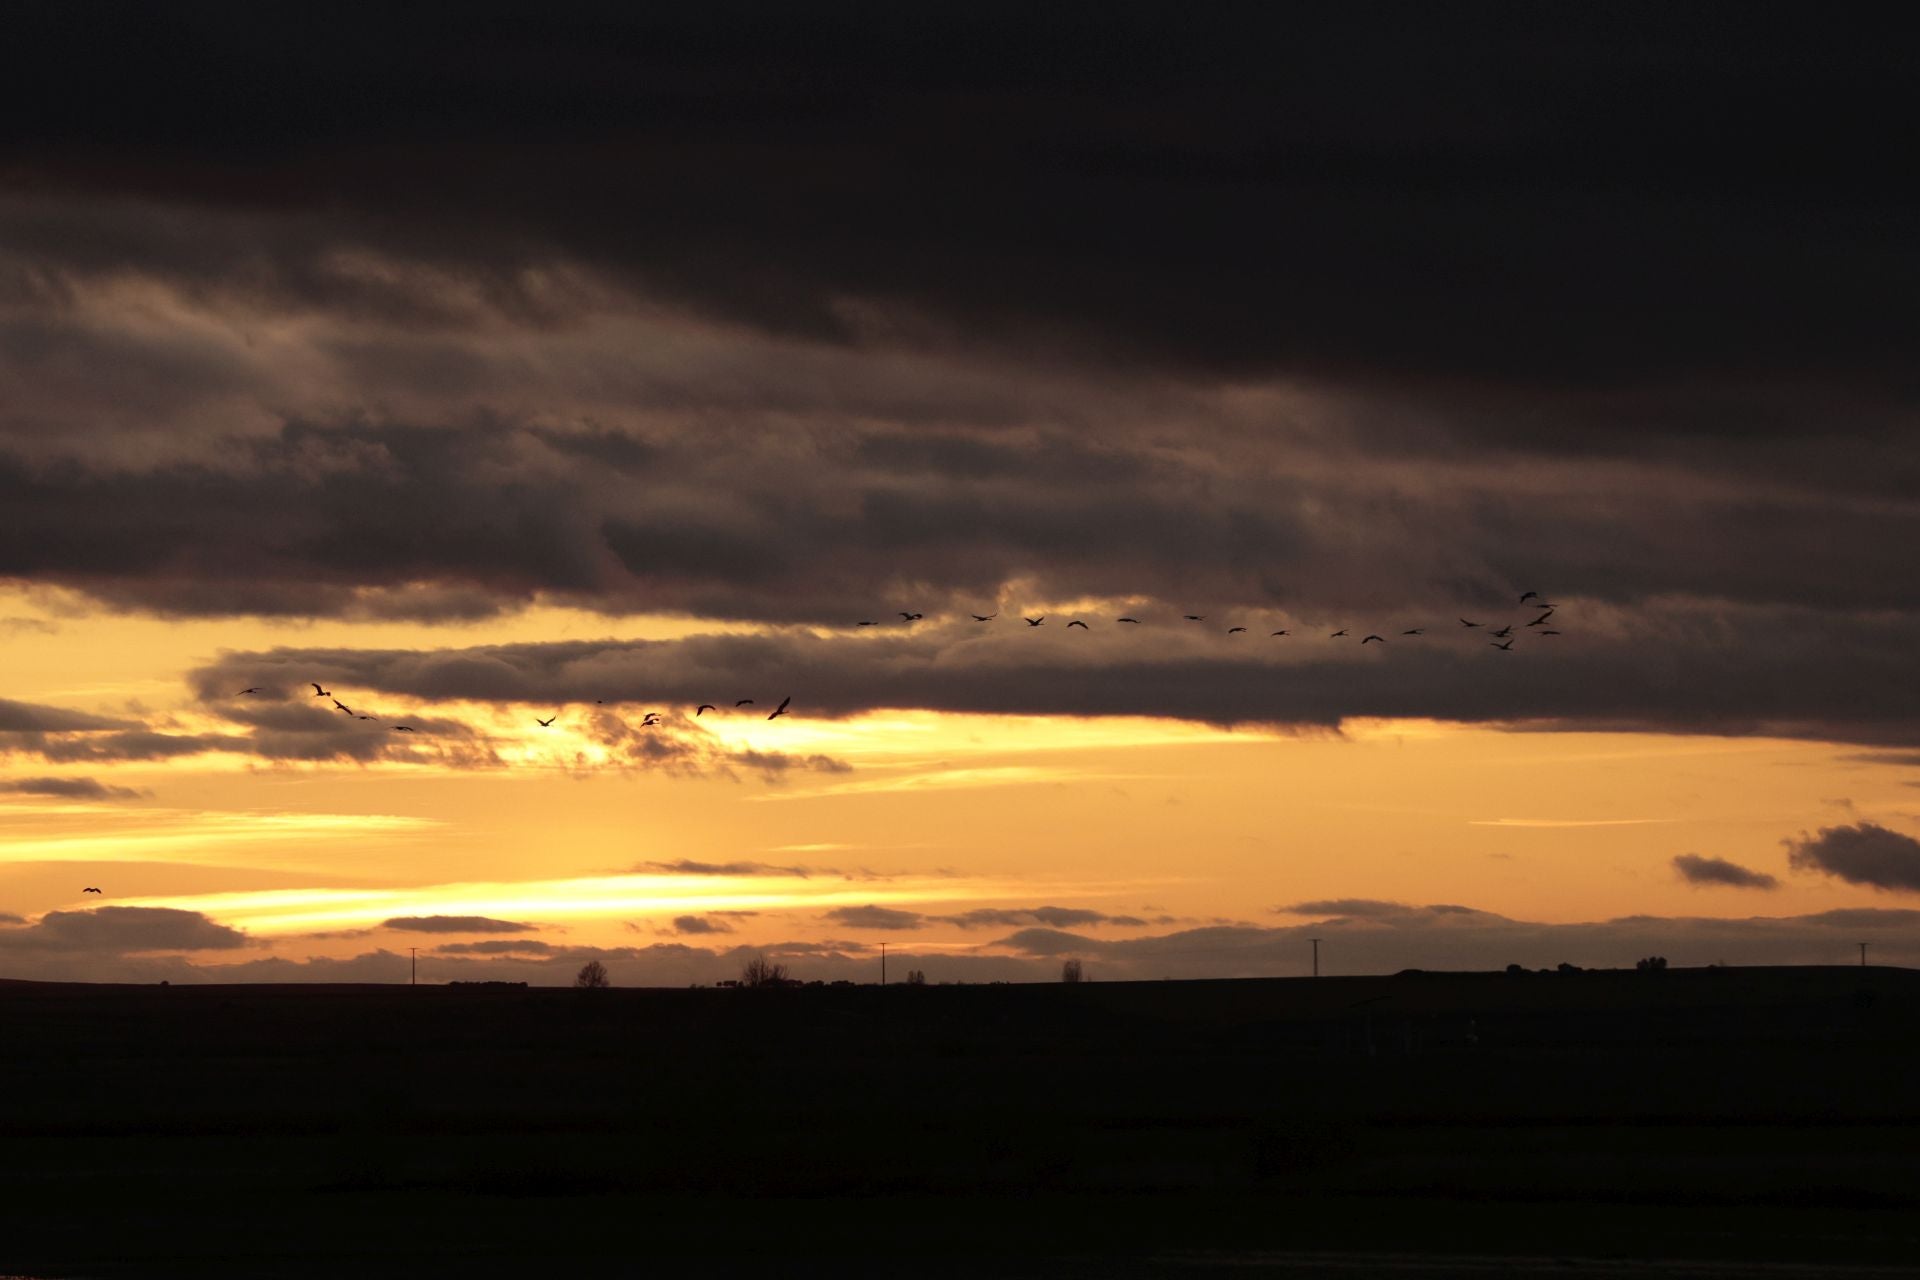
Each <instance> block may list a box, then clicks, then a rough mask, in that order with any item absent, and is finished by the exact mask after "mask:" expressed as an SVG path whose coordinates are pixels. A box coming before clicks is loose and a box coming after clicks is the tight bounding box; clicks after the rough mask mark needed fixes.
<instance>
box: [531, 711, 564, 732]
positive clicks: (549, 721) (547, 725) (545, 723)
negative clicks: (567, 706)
mask: <svg viewBox="0 0 1920 1280" xmlns="http://www.w3.org/2000/svg"><path fill="white" fill-rule="evenodd" d="M559 718H560V716H559V713H557V712H556V713H555V714H553V715H550V716H548V717H547V718H546V719H545V720H542V719H541V718H540V717H539V716H535V717H534V718H533V722H534V723H535V724H537V725H539V726H540V727H541V728H542V729H551V728H552V727H553V722H554V721H555V720H558V719H559Z"/></svg>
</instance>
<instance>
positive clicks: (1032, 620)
mask: <svg viewBox="0 0 1920 1280" xmlns="http://www.w3.org/2000/svg"><path fill="white" fill-rule="evenodd" d="M1046 620H1047V615H1046V614H1044V613H1043V614H1041V615H1040V616H1039V617H1037V618H1026V617H1023V618H1021V619H1020V621H1022V622H1024V623H1026V624H1027V625H1028V626H1030V627H1037V626H1039V625H1040V624H1041V623H1043V622H1045V621H1046Z"/></svg>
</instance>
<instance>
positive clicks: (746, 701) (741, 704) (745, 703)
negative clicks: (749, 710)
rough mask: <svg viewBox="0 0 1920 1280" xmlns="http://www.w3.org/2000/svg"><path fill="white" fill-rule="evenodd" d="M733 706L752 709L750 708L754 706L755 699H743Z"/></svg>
mask: <svg viewBox="0 0 1920 1280" xmlns="http://www.w3.org/2000/svg"><path fill="white" fill-rule="evenodd" d="M733 705H734V706H736V707H750V706H752V705H753V699H752V698H742V699H740V700H739V701H738V702H736V703H734V704H733Z"/></svg>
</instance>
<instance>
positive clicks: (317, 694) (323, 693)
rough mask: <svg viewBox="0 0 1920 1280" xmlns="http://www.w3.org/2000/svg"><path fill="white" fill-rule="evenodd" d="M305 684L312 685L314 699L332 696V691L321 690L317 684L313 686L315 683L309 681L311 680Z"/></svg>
mask: <svg viewBox="0 0 1920 1280" xmlns="http://www.w3.org/2000/svg"><path fill="white" fill-rule="evenodd" d="M307 683H308V684H311V685H313V696H314V697H316V698H331V697H332V696H333V690H331V689H322V688H321V687H320V686H319V685H318V684H315V683H314V682H313V681H311V680H309V681H307Z"/></svg>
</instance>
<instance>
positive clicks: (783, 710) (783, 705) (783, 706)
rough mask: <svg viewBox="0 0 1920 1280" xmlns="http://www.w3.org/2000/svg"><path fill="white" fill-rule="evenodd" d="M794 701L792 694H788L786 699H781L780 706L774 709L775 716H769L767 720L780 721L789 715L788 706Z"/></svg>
mask: <svg viewBox="0 0 1920 1280" xmlns="http://www.w3.org/2000/svg"><path fill="white" fill-rule="evenodd" d="M792 701H793V695H792V694H788V695H787V696H786V697H784V698H782V699H780V705H779V706H777V707H775V708H774V709H773V714H772V715H770V716H768V717H767V719H769V720H778V719H779V718H780V717H781V716H783V715H785V714H787V704H788V703H789V702H792Z"/></svg>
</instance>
